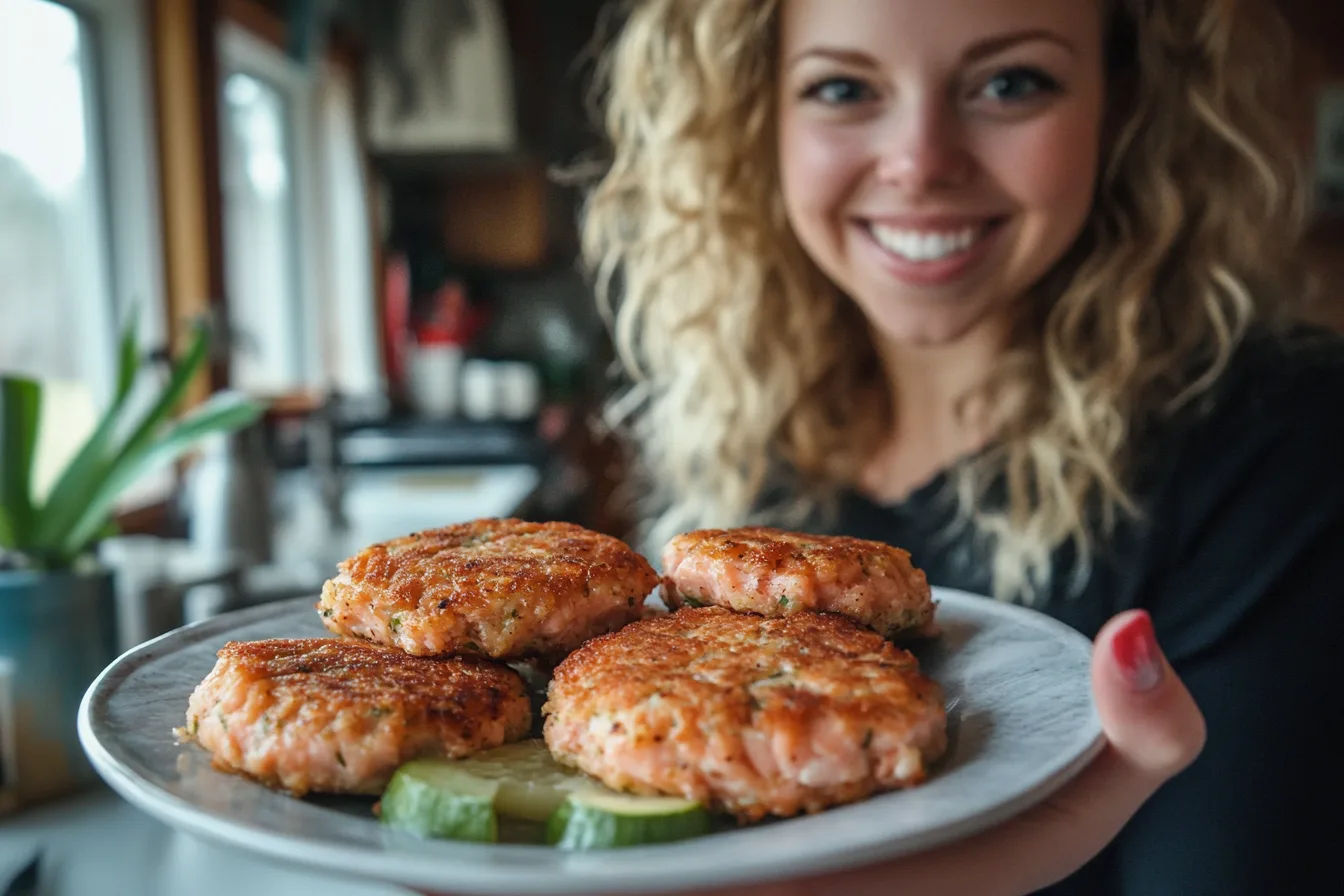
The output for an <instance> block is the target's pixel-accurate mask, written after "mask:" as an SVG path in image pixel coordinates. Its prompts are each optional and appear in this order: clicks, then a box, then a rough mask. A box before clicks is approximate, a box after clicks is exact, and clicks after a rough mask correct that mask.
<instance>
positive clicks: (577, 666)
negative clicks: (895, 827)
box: [543, 607, 946, 819]
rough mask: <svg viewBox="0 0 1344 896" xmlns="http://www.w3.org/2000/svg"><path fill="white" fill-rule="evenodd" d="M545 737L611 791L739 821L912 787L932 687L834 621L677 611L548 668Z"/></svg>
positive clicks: (938, 729)
mask: <svg viewBox="0 0 1344 896" xmlns="http://www.w3.org/2000/svg"><path fill="white" fill-rule="evenodd" d="M543 713H544V714H545V715H546V721H545V734H546V739H547V743H548V744H549V745H550V746H551V749H552V750H553V751H554V752H555V753H556V754H557V756H559V757H560V758H562V759H564V760H565V761H568V762H570V763H572V764H574V765H577V766H578V767H579V768H581V769H583V770H584V771H585V772H587V773H589V774H591V775H593V776H595V777H597V778H599V779H601V780H603V781H604V782H606V783H607V784H608V785H609V786H612V787H616V788H618V789H631V790H635V791H641V792H657V793H669V794H679V795H683V796H687V797H689V798H692V799H699V800H704V801H706V802H709V803H710V804H712V805H714V806H716V807H718V808H721V809H724V810H727V811H730V812H733V813H735V814H737V815H738V816H739V817H742V818H745V819H756V818H760V817H762V816H764V815H766V814H775V815H792V814H796V813H797V812H800V811H817V810H819V809H822V808H825V807H827V806H830V805H835V804H837V803H842V802H849V801H852V800H855V799H861V798H863V797H866V796H869V795H871V794H872V793H874V792H877V791H879V790H884V789H890V788H893V787H901V786H909V785H912V784H917V783H919V782H920V781H922V780H924V778H925V776H926V774H927V765H928V763H929V762H931V761H933V759H935V758H936V757H937V756H938V755H940V754H941V752H942V750H943V749H944V747H945V743H946V741H945V737H946V734H945V724H946V716H945V713H944V709H943V705H942V690H941V688H940V687H939V686H938V685H937V684H936V683H935V682H933V681H932V680H931V679H929V678H927V677H925V676H924V675H922V674H920V672H919V666H918V662H917V660H916V659H915V658H914V657H913V656H912V655H911V654H909V653H908V652H906V651H904V650H901V649H900V648H898V647H895V646H894V645H892V644H890V643H889V642H887V641H885V640H884V639H883V638H882V637H881V636H880V635H878V634H876V633H875V632H873V631H871V630H868V629H866V628H863V627H860V626H858V625H857V624H855V623H853V622H851V621H850V620H848V619H845V618H842V617H839V616H835V615H828V614H816V613H796V614H791V615H788V616H785V617H780V618H763V617H760V616H755V615H750V614H738V613H732V612H729V611H726V610H723V609H721V608H717V607H706V608H701V609H683V610H680V611H678V612H676V613H673V614H670V615H667V616H663V617H658V618H652V619H647V620H644V621H641V622H637V623H633V624H632V625H630V626H627V627H626V628H624V629H622V630H621V631H620V632H617V633H615V634H611V635H605V636H603V637H600V638H595V639H593V640H592V641H589V642H588V643H587V644H585V645H584V646H583V647H581V648H579V649H578V650H577V651H575V652H574V653H573V654H571V655H570V657H569V658H567V659H566V660H565V661H564V662H563V663H561V664H560V665H559V667H557V668H556V670H555V674H554V677H553V678H552V682H551V687H550V691H549V695H548V700H547V703H546V705H545V707H544V708H543Z"/></svg>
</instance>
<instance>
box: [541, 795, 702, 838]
mask: <svg viewBox="0 0 1344 896" xmlns="http://www.w3.org/2000/svg"><path fill="white" fill-rule="evenodd" d="M711 824H712V818H711V816H710V814H709V812H707V811H706V810H705V807H704V806H702V805H700V803H697V802H695V801H694V800H685V799H679V798H677V797H665V796H635V795H633V794H628V793H616V792H614V791H606V792H593V791H589V790H584V791H580V792H576V793H573V794H571V795H570V796H569V798H568V799H566V800H565V802H564V804H563V805H561V806H560V808H559V809H557V810H556V812H555V814H554V815H553V816H551V820H550V822H549V823H548V824H547V826H546V839H547V840H548V841H549V842H550V843H551V844H553V845H555V846H558V847H560V848H561V849H574V850H585V849H610V848H613V847H619V846H639V845H642V844H645V843H668V842H671V841H673V840H685V839H687V838H689V837H698V836H700V835H702V834H707V833H709V832H710V829H711Z"/></svg>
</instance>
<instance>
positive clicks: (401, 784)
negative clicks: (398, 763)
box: [381, 773, 499, 843]
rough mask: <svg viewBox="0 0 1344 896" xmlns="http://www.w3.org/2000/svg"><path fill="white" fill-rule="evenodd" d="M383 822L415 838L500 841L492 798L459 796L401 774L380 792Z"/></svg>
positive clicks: (476, 841)
mask: <svg viewBox="0 0 1344 896" xmlns="http://www.w3.org/2000/svg"><path fill="white" fill-rule="evenodd" d="M381 816H382V819H381V820H382V822H383V823H384V824H386V825H388V826H389V827H393V828H396V829H398V830H402V831H408V832H410V833H412V834H415V835H416V836H418V837H440V838H446V839H450V840H466V841H470V842H474V843H495V842H497V841H498V840H499V819H498V817H497V816H496V815H495V807H494V802H493V800H482V799H473V798H470V797H461V796H458V795H456V794H452V793H445V792H444V791H443V790H441V789H439V788H437V787H434V786H433V785H431V784H427V783H425V782H424V781H422V780H420V779H418V778H416V777H414V776H412V775H405V774H401V773H397V774H394V775H393V776H392V780H391V781H390V782H389V783H388V785H387V790H386V791H385V792H384V793H383V798H382V806H381Z"/></svg>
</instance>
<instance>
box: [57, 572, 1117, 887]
mask: <svg viewBox="0 0 1344 896" xmlns="http://www.w3.org/2000/svg"><path fill="white" fill-rule="evenodd" d="M933 591H934V598H935V600H938V601H940V602H941V601H944V600H947V601H949V602H950V603H953V604H956V605H958V606H959V607H965V608H969V609H970V610H971V611H972V612H973V613H979V614H989V615H996V616H1001V617H1005V616H1006V617H1011V618H1012V619H1013V620H1014V621H1017V622H1019V623H1027V624H1030V625H1033V626H1035V627H1038V628H1042V629H1045V630H1048V631H1052V632H1053V634H1054V635H1055V636H1056V637H1057V638H1058V639H1059V640H1061V641H1063V642H1065V643H1071V644H1072V646H1073V647H1075V648H1079V647H1081V648H1083V649H1085V650H1087V651H1089V652H1090V650H1091V646H1092V642H1091V641H1090V640H1089V639H1088V638H1086V637H1085V636H1084V635H1082V634H1081V633H1080V632H1078V631H1077V630H1075V629H1073V628H1072V627H1070V626H1068V625H1066V624H1065V623H1063V622H1060V621H1059V620H1057V619H1055V618H1053V617H1051V616H1048V615H1046V614H1045V613H1042V612H1041V611H1039V610H1035V609H1033V608H1030V607H1025V606H1021V605H1017V604H1008V603H1004V602H1001V601H997V600H994V599H992V598H988V597H985V596H983V595H978V594H973V593H971V592H967V591H962V590H959V589H952V588H941V587H937V586H935V587H934V589H933ZM312 600H313V598H312V597H299V598H292V599H289V600H283V601H276V602H274V603H268V604H262V605H260V606H256V607H248V608H245V609H242V610H237V611H233V612H230V613H224V614H221V615H219V616H214V617H211V618H209V619H204V620H200V621H198V622H194V623H191V624H189V625H185V626H181V627H179V628H177V629H174V630H172V631H169V632H165V633H163V634H161V635H159V636H157V637H155V638H153V639H150V640H148V641H145V642H144V643H142V644H139V645H137V646H135V647H132V648H130V649H129V650H127V651H125V652H124V653H122V654H121V656H119V657H118V658H117V659H116V660H114V661H113V662H112V663H111V664H110V665H108V666H107V668H105V669H104V670H103V671H102V672H101V673H99V675H98V677H97V678H96V679H94V681H93V682H92V684H90V686H89V687H88V689H87V690H86V691H85V693H84V696H83V698H82V699H81V701H80V707H79V716H78V721H77V729H78V734H79V739H80V742H81V744H82V746H83V748H84V750H85V753H86V754H87V755H88V757H89V760H90V763H91V764H92V765H93V767H94V769H95V770H96V771H97V772H98V774H99V775H100V776H101V777H102V778H103V780H104V781H105V782H106V783H107V784H108V785H109V786H110V787H111V788H112V789H113V790H114V791H115V792H116V793H118V794H119V795H120V796H121V797H122V798H124V799H126V800H127V801H128V802H130V803H131V804H132V805H134V806H136V807H137V808H138V809H140V810H141V811H143V812H145V813H147V814H148V815H150V816H151V817H154V818H156V819H158V820H159V821H161V822H163V823H165V824H167V825H169V826H170V827H172V828H174V829H176V830H179V831H183V832H185V833H189V834H192V835H194V836H197V837H200V838H202V839H204V840H206V841H209V842H213V843H218V844H223V845H226V846H229V847H232V848H235V849H240V850H242V851H244V852H247V853H251V854H254V855H259V856H263V857H265V858H267V859H270V860H272V861H280V862H283V863H286V864H289V865H291V866H298V867H306V868H313V869H315V870H324V871H328V872H329V871H332V870H338V871H340V872H341V873H344V874H348V875H351V876H354V877H358V878H363V879H366V880H370V881H378V882H383V883H391V884H394V885H400V886H407V887H414V888H418V889H424V890H433V889H435V888H441V887H442V886H443V885H444V883H445V881H444V879H443V877H442V870H443V869H444V868H447V867H451V868H453V871H454V872H456V874H458V875H459V876H461V877H467V875H465V874H463V872H467V871H468V868H467V867H463V866H461V865H456V864H455V863H454V862H453V860H452V859H451V858H449V857H447V856H445V857H443V858H442V859H440V860H439V861H438V863H437V864H438V866H439V868H440V874H439V875H438V876H435V877H433V878H432V879H431V877H430V876H429V875H425V874H418V873H415V872H417V871H418V870H422V869H420V867H419V866H420V865H422V864H424V863H426V862H429V861H430V860H429V858H428V857H425V856H416V857H414V859H413V860H411V857H408V856H404V855H399V854H398V853H396V852H395V851H391V850H386V851H385V850H376V849H370V848H369V847H367V846H351V845H336V844H333V843H332V842H330V841H324V840H322V839H319V838H315V837H311V836H305V835H295V834H291V833H288V832H284V831H279V830H273V829H268V828H260V827H251V826H248V825H247V824H245V823H242V822H239V821H237V820H233V819H228V818H225V817H220V816H216V815H214V814H212V813H210V812H209V811H208V810H205V809H202V808H200V807H198V806H196V805H195V804H193V803H192V802H191V801H190V800H188V799H185V798H183V797H181V796H178V795H177V794H174V793H172V792H170V791H168V790H166V789H165V788H163V787H161V786H159V785H157V784H155V783H154V782H153V781H151V780H149V779H146V778H144V777H143V776H142V775H140V774H139V773H137V772H136V771H135V770H134V769H133V768H131V767H130V766H129V765H128V764H127V763H126V762H125V761H124V760H123V759H122V758H120V757H118V756H116V755H114V753H113V752H112V750H111V749H110V748H109V745H108V744H105V743H104V742H103V740H102V738H101V737H100V735H99V733H98V731H97V730H96V725H95V722H94V719H93V714H94V708H95V705H98V704H102V705H106V703H107V702H108V700H109V699H110V697H111V696H112V694H114V693H115V692H116V688H117V687H118V686H119V685H121V684H123V683H124V682H125V681H126V680H127V679H128V678H129V677H130V676H131V675H132V674H134V673H135V672H136V671H137V670H139V669H141V668H143V667H144V666H145V665H146V664H148V663H150V662H153V661H154V660H156V659H159V658H161V657H162V656H171V655H172V654H173V653H176V652H177V651H178V650H180V649H184V648H186V647H189V646H192V645H194V644H198V643H200V642H201V641H203V640H208V639H209V638H211V637H213V636H218V635H220V634H223V633H224V632H227V631H230V630H234V629H238V628H240V627H242V626H246V625H252V624H256V623H259V622H264V621H265V620H266V619H267V618H270V617H283V616H286V615H288V614H290V613H292V612H293V611H294V610H295V609H298V608H299V607H300V605H301V604H302V603H303V602H309V601H312ZM165 647H169V648H170V649H169V650H167V651H166V652H165V651H164V648H165ZM1089 729H1090V732H1091V737H1090V738H1087V744H1086V746H1085V747H1084V748H1082V749H1081V750H1079V751H1078V752H1077V753H1076V754H1075V755H1073V756H1072V758H1069V759H1065V760H1062V761H1058V762H1055V763H1054V767H1053V768H1049V767H1047V769H1046V774H1045V775H1044V776H1043V777H1042V779H1041V780H1040V782H1039V783H1038V784H1037V785H1036V786H1034V787H1032V788H1029V789H1027V790H1024V791H1022V792H1021V793H1019V794H1018V795H1017V796H1015V797H1013V798H1012V799H1008V800H1005V801H1003V802H1002V803H1000V804H999V805H997V806H995V807H994V808H993V809H991V810H988V811H985V812H981V813H980V814H978V815H975V816H973V817H970V818H965V819H961V820H960V821H952V822H947V823H944V824H941V825H936V826H934V827H932V828H929V829H927V830H925V831H922V832H920V833H918V834H914V835H909V836H904V837H901V838H900V839H888V840H884V841H876V842H873V843H870V844H866V845H858V846H853V847H849V848H837V849H833V850H830V851H828V852H824V853H819V854H808V855H806V856H804V857H801V858H798V857H795V859H794V860H793V861H788V860H786V861H779V860H778V859H773V860H771V861H769V862H765V861H762V860H756V861H751V860H750V857H744V859H745V860H744V861H742V862H740V863H735V864H734V865H732V866H731V867H727V868H724V867H718V868H715V870H714V872H713V873H704V872H697V870H696V869H697V868H698V867H702V866H699V865H697V864H692V863H688V866H687V867H686V868H685V869H683V870H682V871H681V872H680V873H679V874H678V876H677V878H676V880H675V881H672V880H663V881H658V880H652V879H640V880H638V881H630V880H629V879H623V878H621V877H617V876H615V875H610V874H603V873H602V871H603V863H602V862H601V860H600V859H601V855H600V854H583V853H577V854H573V855H572V856H570V855H567V856H566V857H565V858H566V864H567V865H569V864H573V865H575V866H577V867H574V868H564V869H562V870H563V874H562V876H560V877H556V876H555V875H554V874H553V873H551V874H550V875H549V876H545V875H536V874H534V875H533V876H532V877H531V878H529V879H528V880H527V881H524V880H523V879H520V877H519V875H518V872H517V870H516V869H512V868H510V867H508V866H501V865H494V864H486V863H478V864H475V865H472V866H470V873H469V880H465V879H464V880H460V881H459V882H458V885H459V889H457V890H456V892H464V893H465V892H474V893H482V894H505V893H509V894H518V896H530V894H598V893H610V892H617V891H621V892H629V893H634V892H640V893H657V892H671V891H677V890H685V889H688V888H697V887H731V886H738V885H748V884H760V883H767V882H770V881H778V880H781V879H785V878H789V877H793V876H811V875H817V874H826V873H831V872H836V871H842V870H845V869H853V868H859V867H862V866H864V865H866V864H869V863H872V862H877V861H883V860H891V859H896V858H900V857H902V856H907V855H912V854H915V853H919V852H924V851H926V850H929V849H932V848H935V847H938V846H942V845H946V844H948V843H952V842H955V841H958V840H962V839H964V838H967V837H970V836H973V835H975V834H977V833H980V832H982V831H984V830H987V829H989V828H992V827H994V826H996V825H998V824H1000V823H1002V822H1004V821H1006V820H1008V819H1010V818H1013V817H1015V816H1017V815H1019V814H1021V813H1023V812H1025V811H1027V810H1028V809H1030V808H1031V807H1033V806H1035V805H1037V804H1038V803H1040V802H1041V801H1043V800H1044V799H1046V798H1047V797H1048V796H1050V795H1051V794H1052V793H1054V792H1056V791H1057V790H1058V789H1060V788H1061V787H1063V786H1064V785H1065V784H1067V783H1068V782H1069V781H1071V780H1072V779H1073V778H1074V777H1075V776H1077V775H1078V774H1079V773H1080V772H1081V771H1082V770H1083V769H1085V768H1086V767H1087V766H1088V765H1090V764H1091V762H1092V760H1093V759H1095V758H1096V756H1097V755H1098V754H1099V753H1100V752H1101V750H1102V749H1103V748H1104V747H1105V745H1106V738H1105V735H1104V733H1103V731H1102V728H1101V723H1100V719H1099V717H1098V716H1097V713H1096V708H1095V705H1094V706H1093V707H1092V711H1091V713H1090V714H1089V717H1088V720H1087V723H1086V726H1085V727H1084V726H1080V729H1079V732H1078V740H1079V741H1081V740H1083V739H1084V737H1085V736H1086V732H1087V730H1089ZM1061 755H1065V756H1066V755H1067V754H1066V753H1065V754H1061ZM221 774H222V773H221ZM885 795H886V796H890V794H885ZM881 796H883V795H878V797H879V798H880V797H881ZM739 833H743V834H745V833H749V832H748V831H742V832H737V831H732V832H727V836H732V835H735V834H739ZM687 842H693V841H685V842H681V843H672V844H662V845H657V846H649V847H633V848H627V849H624V850H622V853H623V854H625V855H627V856H630V855H631V854H636V853H649V852H659V851H663V850H667V849H678V850H680V849H685V848H686V844H687ZM445 846H451V847H454V848H457V849H460V850H462V851H464V852H467V853H469V852H470V851H472V850H474V849H479V846H478V845H476V844H465V843H463V844H445ZM489 847H490V848H493V849H500V848H503V849H516V850H519V851H521V852H529V853H530V852H531V851H533V850H550V849H552V848H551V847H542V846H528V845H513V844H490V845H489ZM594 857H596V860H594ZM543 877H544V879H543ZM463 885H465V889H461V888H460V887H461V886H463Z"/></svg>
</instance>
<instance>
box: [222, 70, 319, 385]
mask: <svg viewBox="0 0 1344 896" xmlns="http://www.w3.org/2000/svg"><path fill="white" fill-rule="evenodd" d="M223 117H224V128H223V144H224V145H223V153H222V155H223V163H224V187H223V188H224V224H225V228H226V230H225V260H226V264H227V275H228V278H229V280H228V285H229V318H230V323H231V324H232V326H233V328H234V330H235V339H236V342H235V348H234V352H233V366H232V371H231V373H232V378H233V384H234V385H235V386H236V387H238V388H241V389H246V390H249V391H252V392H259V393H269V392H278V391H282V390H287V389H293V388H296V387H298V386H300V385H302V382H303V370H304V366H303V352H302V345H303V344H302V341H301V339H300V331H299V322H298V316H299V312H300V311H301V308H302V303H301V301H300V298H299V245H298V231H297V216H296V206H295V186H294V165H293V149H292V142H291V139H290V134H289V121H290V112H289V109H288V105H287V102H286V99H285V96H284V94H283V93H281V92H280V91H279V90H278V89H276V88H275V87H274V86H273V85H271V84H269V83H267V82H266V81H265V80H263V79H262V78H259V77H255V76H253V75H251V74H246V73H242V72H236V73H234V74H231V75H229V76H228V78H227V79H226V80H225V82H224V110H223Z"/></svg>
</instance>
